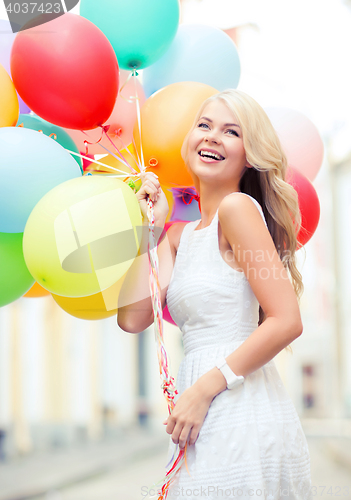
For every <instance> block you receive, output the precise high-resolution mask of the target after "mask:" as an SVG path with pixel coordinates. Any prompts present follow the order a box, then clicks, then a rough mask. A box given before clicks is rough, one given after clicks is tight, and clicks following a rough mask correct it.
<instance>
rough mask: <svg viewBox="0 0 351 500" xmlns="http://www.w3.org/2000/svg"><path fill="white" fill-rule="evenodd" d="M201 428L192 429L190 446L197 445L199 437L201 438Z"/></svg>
mask: <svg viewBox="0 0 351 500" xmlns="http://www.w3.org/2000/svg"><path fill="white" fill-rule="evenodd" d="M199 430H200V429H199V428H198V427H197V426H194V427H193V428H192V429H191V433H190V436H189V444H195V442H196V440H197V438H198V436H199Z"/></svg>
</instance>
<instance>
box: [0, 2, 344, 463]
mask: <svg viewBox="0 0 351 500" xmlns="http://www.w3.org/2000/svg"><path fill="white" fill-rule="evenodd" d="M183 3H184V4H186V3H188V6H187V8H188V12H190V10H191V9H192V8H193V7H194V5H195V4H198V7H199V8H201V4H202V7H203V8H204V6H205V4H206V5H207V6H208V5H209V3H210V2H209V1H208V0H188V2H186V0H184V2H183ZM232 3H233V5H234V3H235V4H236V5H239V3H240V2H232ZM189 9H190V10H189ZM210 10H211V9H209V12H210ZM189 16H190V14H189ZM183 17H184V18H185V17H186V8H185V9H184V12H183ZM256 18H257V16H256ZM228 19H229V17H228V16H226V22H225V23H224V24H223V26H220V27H222V28H223V29H224V30H226V31H227V33H228V34H229V36H231V37H232V38H233V40H234V41H235V42H236V43H237V44H238V45H239V48H240V51H241V52H240V55H241V58H242V62H243V74H242V80H241V84H240V86H241V88H242V89H243V90H245V91H247V92H248V93H250V94H251V95H253V97H255V98H256V99H257V100H258V101H259V102H260V103H261V104H262V105H270V104H277V105H284V104H285V105H289V104H290V105H291V106H292V107H293V105H296V108H298V109H300V110H301V111H302V112H308V111H309V110H310V111H311V116H310V117H311V119H312V120H313V118H314V116H313V112H312V108H308V107H306V109H304V107H303V104H305V103H306V102H307V101H303V100H301V101H298V94H297V93H295V94H294V93H292V92H291V90H290V89H289V88H288V87H285V86H284V85H285V83H284V82H289V79H291V78H292V74H291V73H290V72H289V71H288V70H290V63H289V62H287V61H285V66H283V67H284V68H285V70H286V74H285V75H284V77H283V79H281V80H279V79H278V78H276V74H275V73H274V72H273V69H274V65H276V62H275V57H274V53H273V55H272V53H270V54H269V58H265V57H264V56H265V54H264V45H263V44H261V43H260V38H259V37H260V32H259V28H258V27H257V25H256V23H255V21H256V20H255V19H254V20H253V19H252V17H251V15H247V14H245V15H243V16H242V17H241V19H240V20H238V19H237V20H236V21H235V22H234V21H233V22H229V21H228ZM184 21H187V22H190V21H191V19H190V18H188V19H187V20H186V19H184ZM201 21H202V22H204V20H203V18H202V19H201ZM281 29H282V30H283V29H284V26H281ZM274 44H276V40H274ZM274 44H273V42H272V45H271V48H272V47H273V46H274ZM258 48H259V50H258ZM294 50H295V46H294ZM276 59H279V58H276ZM268 60H269V61H270V64H271V67H269V68H268V70H267V61H268ZM279 63H280V64H279V65H278V66H279V68H278V70H279V72H281V71H282V69H281V68H282V66H281V63H283V61H280V59H279ZM308 64H309V65H310V61H309V62H308ZM278 70H277V72H278ZM299 78H301V76H299ZM282 82H283V83H282ZM295 83H296V84H297V83H298V80H297V77H296V80H295ZM263 95H267V96H270V97H267V99H266V101H265V102H264V98H261V97H262V96H263ZM307 95H308V96H311V92H307ZM287 96H289V98H290V99H291V101H290V102H289V103H288V104H286V99H287ZM306 99H307V98H306ZM307 114H308V113H307ZM316 116H317V115H316ZM313 184H314V186H315V188H316V190H317V193H318V196H319V199H320V203H321V219H320V224H319V227H318V228H317V231H316V233H315V235H314V236H313V238H312V239H311V241H310V242H308V243H307V244H306V247H305V253H306V255H304V251H303V250H300V251H299V253H300V255H299V262H300V270H301V271H302V275H303V280H304V285H305V292H304V295H303V297H302V300H301V312H302V318H303V324H304V332H303V334H302V335H301V336H300V337H299V338H298V339H297V340H296V341H295V342H294V343H293V344H292V347H293V355H291V354H289V353H288V352H286V351H282V352H281V353H279V354H278V355H277V356H276V358H275V360H276V365H277V368H278V370H279V372H280V374H281V377H282V379H283V382H284V384H285V386H286V388H287V390H288V392H289V394H290V396H291V398H292V400H293V403H294V405H295V407H296V409H297V411H298V413H299V415H300V416H301V417H304V418H309V417H316V418H345V417H348V418H350V417H351V363H350V362H349V356H350V354H351V332H350V329H351V327H350V322H349V319H348V313H349V311H350V305H351V304H350V302H351V282H350V276H351V268H350V267H351V264H350V261H349V258H348V251H349V248H350V243H351V242H350V238H351V236H350V235H351V231H350V218H351V159H344V160H340V161H337V162H335V161H331V160H330V159H329V161H328V157H327V155H326V159H325V163H324V164H323V167H322V169H321V171H320V173H319V174H318V177H317V178H316V180H315V181H314V183H313ZM164 326H165V343H166V347H167V349H168V352H169V354H170V358H171V359H170V361H171V368H172V373H173V375H174V376H175V375H176V373H177V370H178V367H179V363H180V361H181V359H182V356H183V349H182V340H181V334H180V331H179V329H178V328H177V327H175V326H173V325H170V324H169V323H167V322H164ZM160 386H161V379H160V375H159V370H158V360H157V355H156V343H155V338H154V333H153V327H150V328H149V329H147V330H146V331H145V332H143V333H141V334H137V335H132V334H128V333H126V332H123V331H122V330H121V329H120V328H119V327H118V326H117V323H116V318H115V317H112V318H109V319H107V320H103V321H95V322H94V321H92V322H88V321H83V320H79V319H76V318H73V317H71V316H69V315H68V314H67V313H65V312H63V311H62V310H61V309H60V308H59V306H58V305H57V304H56V303H55V302H54V301H53V300H52V298H51V297H46V298H40V299H19V300H18V301H16V302H15V303H13V304H10V305H8V306H6V307H3V308H1V309H0V459H1V458H6V457H10V456H15V455H17V454H25V453H31V452H34V451H35V450H40V449H48V448H57V447H63V446H70V445H71V444H74V443H79V442H84V441H86V440H94V439H103V438H107V439H108V438H113V436H114V435H115V433H116V432H117V431H118V430H119V429H123V427H126V426H130V425H137V424H140V425H144V424H147V425H151V426H161V425H162V424H161V422H162V420H163V419H164V418H165V416H166V415H167V406H166V403H165V400H164V397H163V394H162V390H161V387H160Z"/></svg>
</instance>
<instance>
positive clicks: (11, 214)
mask: <svg viewBox="0 0 351 500" xmlns="http://www.w3.org/2000/svg"><path fill="white" fill-rule="evenodd" d="M0 157H1V162H0V232H3V233H23V231H24V228H25V225H26V222H27V219H28V217H29V215H30V213H31V211H32V210H33V208H34V207H35V205H36V204H37V203H38V201H39V200H40V199H41V198H42V197H43V196H44V194H46V193H47V192H48V191H50V190H51V189H52V188H54V187H56V186H57V185H58V184H61V183H62V182H65V181H68V180H70V179H75V178H76V177H81V175H82V173H81V170H80V168H79V165H78V164H77V162H76V161H75V160H74V159H73V158H72V156H71V155H70V154H69V153H67V151H66V150H65V149H64V148H63V147H62V146H60V144H58V143H57V142H56V141H55V140H54V139H51V138H50V137H47V136H46V135H44V134H42V133H41V132H36V131H34V130H30V129H26V128H22V127H2V128H0Z"/></svg>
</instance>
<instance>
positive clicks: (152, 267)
mask: <svg viewBox="0 0 351 500" xmlns="http://www.w3.org/2000/svg"><path fill="white" fill-rule="evenodd" d="M132 76H133V77H134V78H135V77H136V76H137V72H136V71H135V70H133V71H132ZM134 83H135V103H136V110H137V123H138V132H139V144H140V157H139V154H138V151H137V148H135V151H136V154H137V155H138V163H139V166H140V173H143V172H145V170H146V166H145V163H144V153H143V145H142V138H141V113H140V104H139V98H138V94H137V87H136V80H134ZM133 144H134V140H133ZM155 161H157V160H155ZM150 166H151V165H150ZM147 216H148V221H149V239H148V256H149V286H150V292H151V301H152V308H153V313H154V331H155V340H156V347H157V357H158V363H159V372H160V376H161V379H162V384H161V389H162V390H163V394H164V396H165V398H166V401H167V405H168V412H169V415H171V413H172V411H173V409H174V406H175V402H174V396H175V395H176V394H178V391H177V389H176V386H175V382H174V378H173V377H172V376H171V374H170V370H169V364H168V356H167V351H166V348H165V345H164V341H163V313H162V303H161V287H160V281H159V265H158V255H157V245H156V239H155V216H154V203H153V201H152V200H151V198H150V197H148V198H147ZM177 448H178V445H177V447H176V450H175V453H174V454H173V457H172V459H171V461H170V463H169V464H167V466H166V467H167V468H168V467H169V465H171V467H170V469H169V470H168V471H167V473H166V475H165V477H164V478H163V479H161V481H158V483H156V485H157V484H160V483H161V482H162V487H161V493H160V495H159V496H158V500H166V498H167V496H168V490H169V486H170V485H171V483H172V482H173V480H174V478H175V476H176V474H177V472H178V471H179V470H180V468H181V467H182V465H183V463H185V467H186V469H187V471H188V474H189V475H191V474H190V472H189V469H188V466H187V461H186V450H187V443H186V444H185V448H184V449H183V450H179V453H178V456H177V457H176V459H175V461H174V462H173V459H174V456H175V454H176V451H177ZM172 462H173V463H172Z"/></svg>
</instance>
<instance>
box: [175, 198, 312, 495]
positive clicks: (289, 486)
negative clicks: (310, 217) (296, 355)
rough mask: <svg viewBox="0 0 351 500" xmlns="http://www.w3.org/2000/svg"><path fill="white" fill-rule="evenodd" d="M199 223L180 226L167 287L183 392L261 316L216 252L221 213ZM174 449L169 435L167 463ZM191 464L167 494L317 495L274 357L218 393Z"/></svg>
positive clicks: (191, 451)
mask: <svg viewBox="0 0 351 500" xmlns="http://www.w3.org/2000/svg"><path fill="white" fill-rule="evenodd" d="M243 194H245V193H243ZM247 196H248V195H247ZM250 198H251V199H252V201H253V202H254V203H255V205H256V206H257V208H258V209H259V211H260V213H261V215H262V217H263V220H264V221H265V219H264V215H263V212H262V209H261V206H260V205H259V203H258V202H257V201H256V200H255V199H254V198H252V197H251V196H250ZM199 222H200V220H197V221H193V222H189V223H188V224H187V225H186V226H185V227H184V229H183V232H182V235H181V238H180V242H179V247H178V251H177V256H176V261H175V265H174V269H173V274H172V277H171V281H170V284H169V286H168V291H167V305H168V309H169V312H170V314H171V316H172V318H173V320H174V321H175V322H176V323H177V325H178V326H179V328H180V330H181V332H182V339H183V345H184V353H185V356H184V358H183V360H182V362H181V364H180V367H179V371H178V376H177V379H176V385H177V389H178V393H179V396H180V395H181V394H182V392H183V391H184V390H185V389H187V388H188V387H190V386H191V385H192V384H194V382H195V381H196V380H197V379H198V378H199V377H201V375H203V374H205V373H206V372H208V371H209V370H211V369H212V368H213V367H214V366H215V364H216V361H217V360H218V358H219V357H220V356H224V357H227V356H228V355H229V354H230V353H232V352H233V351H234V350H235V349H237V347H238V346H239V345H240V344H242V343H243V342H244V341H245V339H247V338H248V337H249V335H250V334H251V333H252V332H253V331H254V330H255V329H256V328H257V326H258V318H259V315H258V311H259V304H258V301H257V299H256V297H255V295H254V293H253V291H252V289H251V287H250V284H249V282H248V280H247V278H246V276H245V274H244V273H243V272H240V271H236V270H234V269H233V268H232V267H230V266H229V265H228V264H227V263H226V262H225V261H224V259H223V257H222V255H221V253H220V251H219V245H218V210H217V212H216V214H215V216H214V218H213V220H212V222H211V224H210V225H209V226H208V227H205V228H203V229H200V230H196V231H195V228H196V226H197V225H198V224H199ZM265 223H266V221H265ZM266 225H267V224H266ZM179 396H177V397H179ZM178 450H179V448H178V446H177V445H175V444H174V443H173V441H172V439H171V436H170V442H169V449H168V460H167V463H168V462H169V461H170V460H171V458H172V456H173V454H174V453H175V454H176V455H178ZM187 464H188V468H189V472H190V474H191V476H189V474H188V471H187V470H186V468H185V464H183V466H182V468H181V470H180V471H179V472H178V474H177V475H176V478H175V480H174V482H173V483H172V484H171V486H170V488H169V492H168V497H167V500H173V499H178V500H179V499H183V498H186V499H187V500H198V499H199V498H206V499H207V500H213V499H218V498H225V499H233V500H234V499H236V500H237V499H238V497H240V496H241V497H247V498H260V499H262V498H264V499H266V500H280V499H284V500H309V499H312V495H311V490H310V488H311V475H310V456H309V450H308V445H307V441H306V437H305V435H304V432H303V430H302V427H301V422H300V420H299V417H298V415H297V412H296V409H295V407H294V405H293V402H292V400H291V398H290V397H289V395H288V393H287V391H286V389H285V387H284V385H283V383H282V380H281V378H280V375H279V373H278V371H277V368H276V366H275V363H274V360H271V361H269V362H268V363H266V364H265V365H264V366H262V367H261V368H259V369H258V370H256V371H254V372H253V373H251V374H249V375H248V376H247V377H245V381H244V383H243V384H242V385H240V386H239V387H237V388H235V389H232V390H227V389H226V390H224V391H223V392H221V393H219V394H218V395H217V396H216V397H215V398H214V400H213V401H212V403H211V406H210V408H209V410H208V413H207V415H206V417H205V420H204V422H203V425H202V427H201V430H200V433H199V436H198V439H197V441H196V442H195V444H193V445H189V444H188V446H187ZM182 492H183V493H182Z"/></svg>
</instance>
